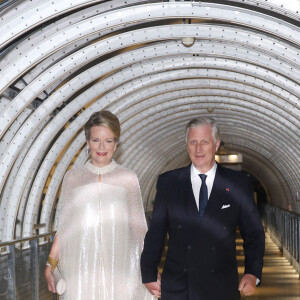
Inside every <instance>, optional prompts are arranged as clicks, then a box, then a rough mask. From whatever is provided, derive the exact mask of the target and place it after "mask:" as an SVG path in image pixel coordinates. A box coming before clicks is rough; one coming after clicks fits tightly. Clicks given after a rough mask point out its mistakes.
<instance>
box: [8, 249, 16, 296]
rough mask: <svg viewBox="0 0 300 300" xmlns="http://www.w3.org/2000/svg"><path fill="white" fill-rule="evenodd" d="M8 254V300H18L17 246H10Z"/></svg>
mask: <svg viewBox="0 0 300 300" xmlns="http://www.w3.org/2000/svg"><path fill="white" fill-rule="evenodd" d="M8 248H9V253H8V272H7V287H8V299H9V300H15V299H16V252H15V245H9V246H8Z"/></svg>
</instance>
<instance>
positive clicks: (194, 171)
mask: <svg viewBox="0 0 300 300" xmlns="http://www.w3.org/2000/svg"><path fill="white" fill-rule="evenodd" d="M216 170H217V163H216V162H215V163H214V165H213V167H212V168H211V169H210V170H208V171H207V172H206V173H205V174H206V175H207V176H208V177H210V176H215V174H216ZM199 174H200V172H199V171H198V170H197V169H196V167H195V166H194V164H193V163H192V165H191V175H192V177H199Z"/></svg>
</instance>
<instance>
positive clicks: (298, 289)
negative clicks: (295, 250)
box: [236, 233, 300, 300]
mask: <svg viewBox="0 0 300 300" xmlns="http://www.w3.org/2000/svg"><path fill="white" fill-rule="evenodd" d="M236 242H237V253H239V252H240V254H242V253H243V247H242V240H241V239H237V241H236ZM237 258H238V263H239V265H241V266H240V267H239V273H240V275H242V273H243V271H244V268H243V267H242V264H243V259H244V258H243V256H242V255H241V256H238V257H237ZM242 299H248V300H267V299H268V300H296V299H297V300H298V299H299V300H300V280H299V274H297V273H296V271H295V269H294V268H293V267H292V266H291V265H290V263H289V262H288V260H287V259H286V258H285V257H283V256H282V254H281V252H280V250H279V248H278V247H277V246H276V245H275V244H274V242H273V241H272V240H271V238H270V236H269V235H268V234H267V233H266V250H265V257H264V268H263V277H262V285H261V286H260V287H258V288H257V290H256V292H255V294H254V295H252V296H249V297H245V296H244V297H242Z"/></svg>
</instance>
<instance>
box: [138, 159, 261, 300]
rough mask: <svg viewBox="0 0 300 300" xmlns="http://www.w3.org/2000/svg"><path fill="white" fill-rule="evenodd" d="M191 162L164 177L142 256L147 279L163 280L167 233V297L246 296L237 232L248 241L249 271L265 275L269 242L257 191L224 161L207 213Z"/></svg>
mask: <svg viewBox="0 0 300 300" xmlns="http://www.w3.org/2000/svg"><path fill="white" fill-rule="evenodd" d="M190 177H191V176H190V165H189V166H187V167H184V168H181V169H177V170H173V171H169V172H166V173H164V174H162V175H160V176H159V178H158V181H157V194H156V199H155V202H154V209H153V215H152V219H151V222H150V226H149V230H148V232H147V234H146V237H145V243H144V250H143V252H142V257H141V270H142V279H143V283H147V282H153V281H156V280H157V267H158V265H159V262H160V259H161V254H162V249H163V246H164V241H165V237H166V234H168V237H169V239H168V251H167V255H166V260H165V263H164V270H163V274H162V300H187V299H188V300H201V299H203V300H234V299H239V298H240V293H239V291H238V272H237V261H236V244H235V239H236V230H237V227H239V229H240V233H241V235H242V238H243V240H244V252H245V273H250V274H253V275H254V276H256V277H257V278H259V279H261V274H262V266H263V255H264V246H265V235H264V228H263V226H262V223H261V220H260V217H259V214H258V211H257V208H256V205H255V202H254V198H253V189H252V186H251V183H250V181H249V179H248V177H247V176H246V175H245V173H243V172H240V171H234V170H231V169H228V168H224V167H221V166H219V165H218V167H217V170H216V176H215V180H214V183H213V188H212V191H211V195H210V197H209V200H208V203H207V207H206V209H205V212H204V215H203V217H202V218H201V217H200V216H199V212H198V209H197V206H196V202H195V198H194V195H193V190H192V184H191V179H190Z"/></svg>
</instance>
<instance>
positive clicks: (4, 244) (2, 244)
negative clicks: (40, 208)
mask: <svg viewBox="0 0 300 300" xmlns="http://www.w3.org/2000/svg"><path fill="white" fill-rule="evenodd" d="M55 234H56V231H53V232H50V233H44V234H40V235H35V236H32V237H27V238H22V239H18V240H12V241H9V242H2V243H0V248H3V247H7V246H10V245H15V244H19V243H24V242H29V241H32V240H37V239H41V238H45V237H50V236H52V235H55Z"/></svg>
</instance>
